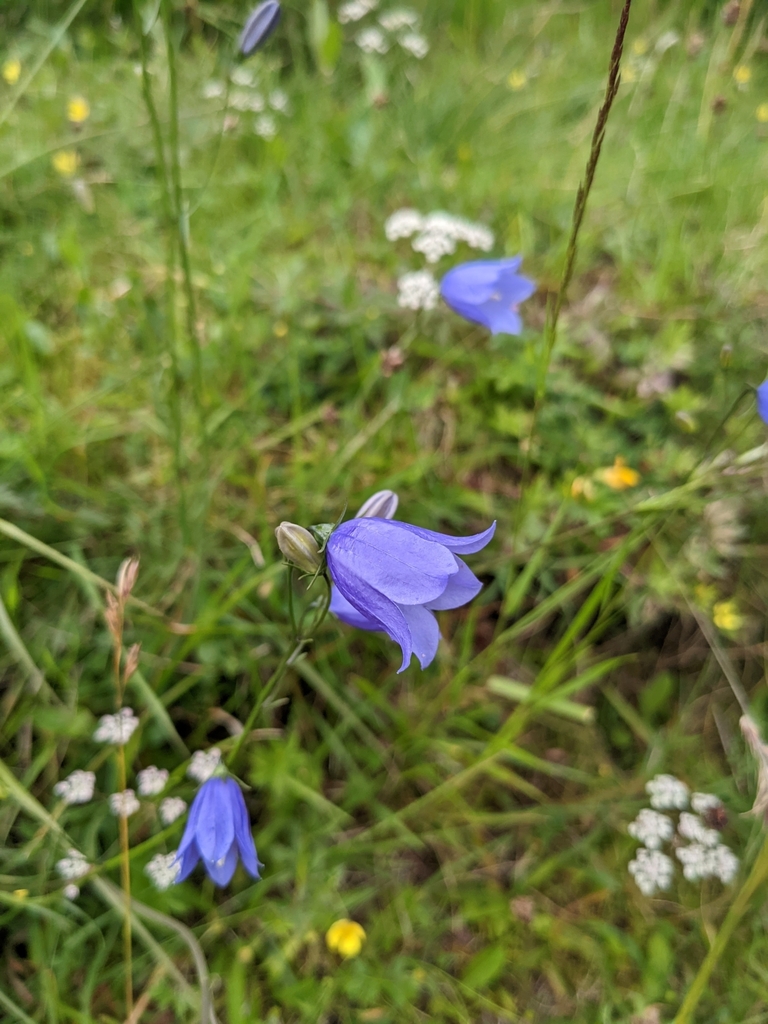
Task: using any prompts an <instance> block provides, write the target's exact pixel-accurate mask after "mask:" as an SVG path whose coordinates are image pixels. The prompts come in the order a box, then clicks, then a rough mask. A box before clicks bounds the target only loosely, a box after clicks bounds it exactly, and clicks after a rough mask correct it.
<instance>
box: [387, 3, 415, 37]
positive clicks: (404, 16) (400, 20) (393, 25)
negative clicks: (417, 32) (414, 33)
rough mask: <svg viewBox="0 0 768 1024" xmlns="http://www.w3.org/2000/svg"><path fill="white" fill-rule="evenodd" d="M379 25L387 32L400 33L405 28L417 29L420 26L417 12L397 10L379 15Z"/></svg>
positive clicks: (403, 9)
mask: <svg viewBox="0 0 768 1024" xmlns="http://www.w3.org/2000/svg"><path fill="white" fill-rule="evenodd" d="M379 24H380V25H381V27H382V28H383V29H384V31H385V32H399V31H400V30H401V29H404V28H415V27H416V26H417V25H418V24H419V16H418V14H417V13H416V11H407V10H406V9H405V8H397V9H394V10H391V11H384V13H383V14H381V15H379Z"/></svg>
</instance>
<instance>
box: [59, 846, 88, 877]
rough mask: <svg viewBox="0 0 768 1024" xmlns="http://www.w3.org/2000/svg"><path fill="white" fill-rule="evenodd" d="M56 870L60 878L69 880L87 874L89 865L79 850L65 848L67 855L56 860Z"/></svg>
mask: <svg viewBox="0 0 768 1024" xmlns="http://www.w3.org/2000/svg"><path fill="white" fill-rule="evenodd" d="M56 870H57V871H58V872H59V874H60V875H61V877H62V878H66V879H67V881H71V880H72V879H75V878H82V877H83V875H87V874H88V872H89V871H90V870H91V865H90V864H89V863H88V861H87V860H86V859H85V857H84V856H83V854H82V853H80V851H79V850H67V856H66V857H62V858H61V860H57V861H56Z"/></svg>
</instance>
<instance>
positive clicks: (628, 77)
mask: <svg viewBox="0 0 768 1024" xmlns="http://www.w3.org/2000/svg"><path fill="white" fill-rule="evenodd" d="M621 80H622V82H625V83H626V84H627V85H630V84H631V83H632V82H636V81H637V72H636V71H635V69H634V68H633V67H632V65H631V64H627V65H626V67H625V68H624V69H623V70H622V72H621Z"/></svg>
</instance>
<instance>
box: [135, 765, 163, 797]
mask: <svg viewBox="0 0 768 1024" xmlns="http://www.w3.org/2000/svg"><path fill="white" fill-rule="evenodd" d="M136 778H137V779H138V781H139V796H157V794H158V793H162V792H163V790H164V789H165V786H166V783H167V782H168V771H167V770H166V769H165V768H156V767H155V766H154V765H153V764H151V765H150V766H149V767H148V768H142V770H141V771H140V772H139V773H138V774H137V775H136Z"/></svg>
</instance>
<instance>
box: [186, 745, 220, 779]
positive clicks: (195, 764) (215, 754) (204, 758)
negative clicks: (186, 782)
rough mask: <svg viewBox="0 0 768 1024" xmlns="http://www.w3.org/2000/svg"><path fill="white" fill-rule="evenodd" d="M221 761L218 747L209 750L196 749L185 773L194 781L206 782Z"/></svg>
mask: <svg viewBox="0 0 768 1024" xmlns="http://www.w3.org/2000/svg"><path fill="white" fill-rule="evenodd" d="M220 763H221V751H220V750H219V748H218V747H211V749H210V750H196V751H195V752H194V754H193V755H192V760H191V761H190V762H189V765H188V767H187V775H188V776H189V777H190V779H194V780H195V782H207V781H208V779H210V777H211V776H212V775H213V773H214V772H215V771H216V769H217V768H218V767H219V764H220Z"/></svg>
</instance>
